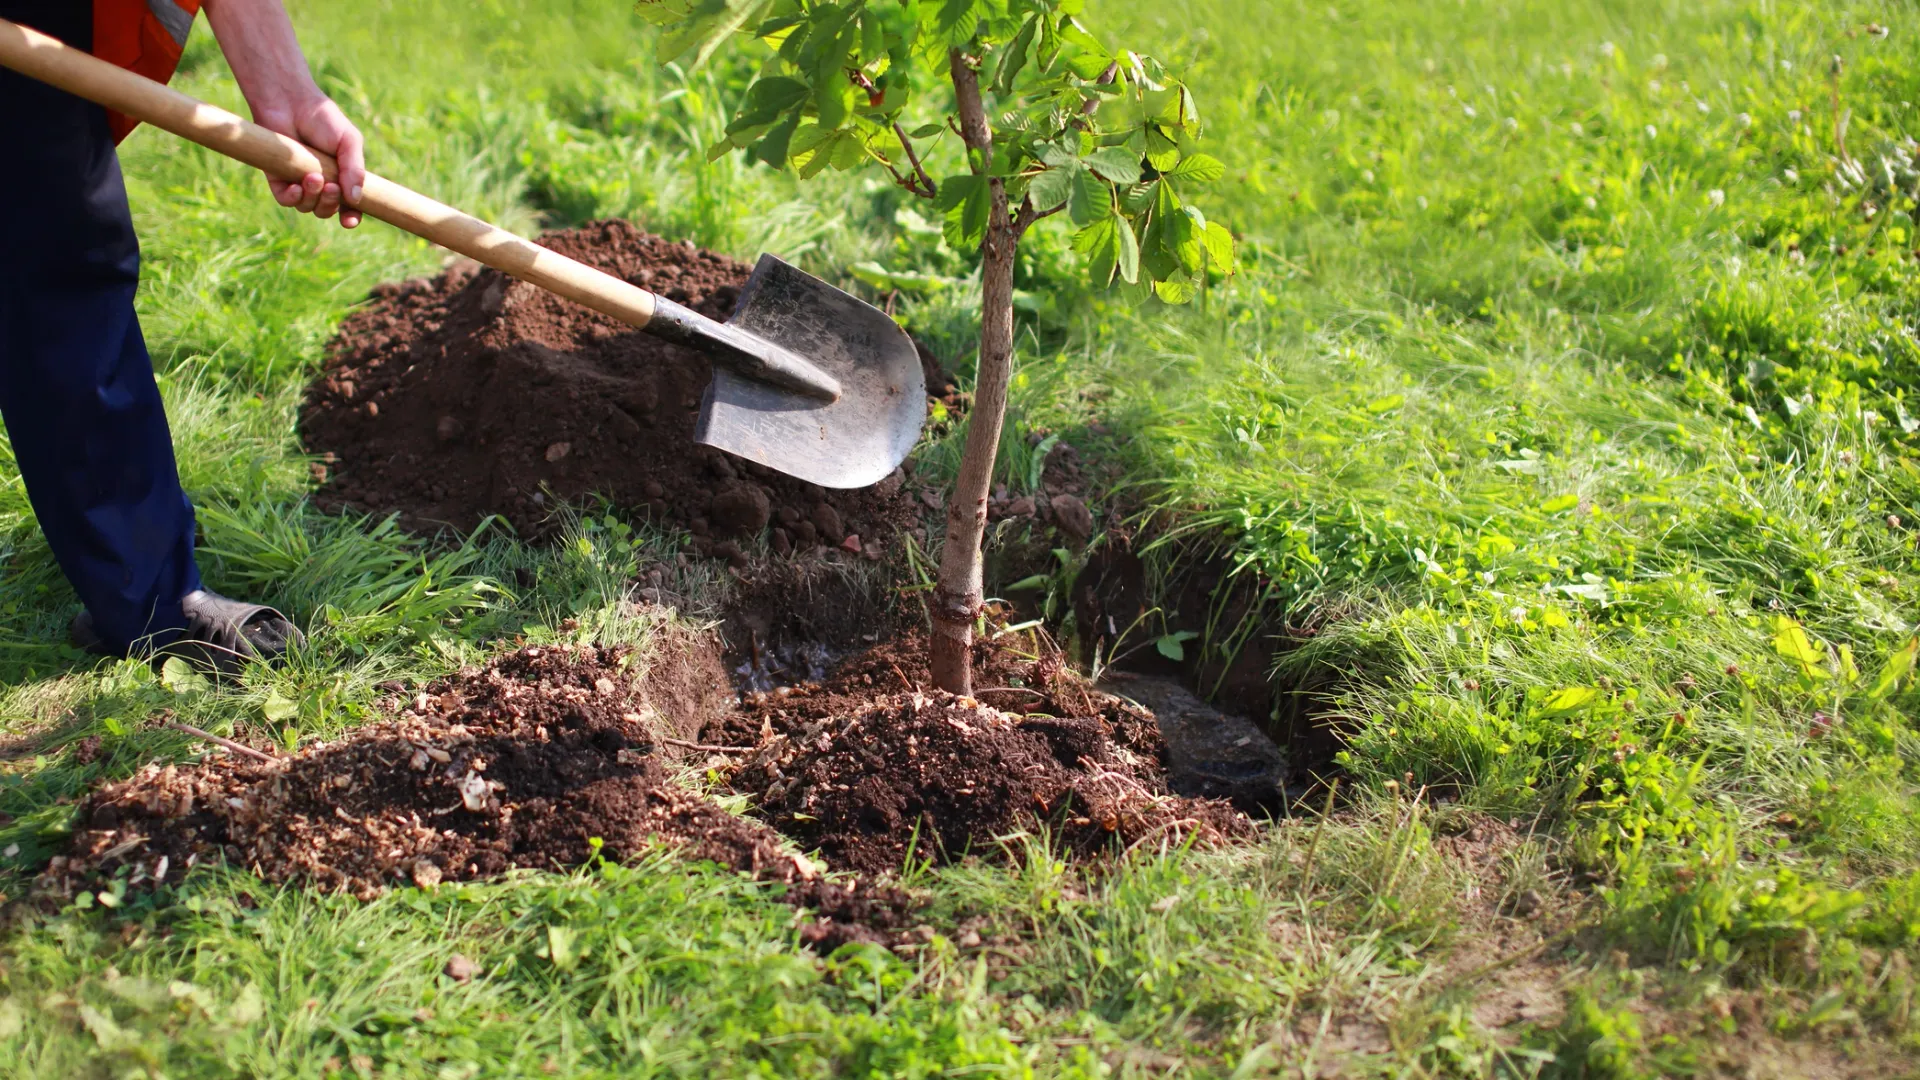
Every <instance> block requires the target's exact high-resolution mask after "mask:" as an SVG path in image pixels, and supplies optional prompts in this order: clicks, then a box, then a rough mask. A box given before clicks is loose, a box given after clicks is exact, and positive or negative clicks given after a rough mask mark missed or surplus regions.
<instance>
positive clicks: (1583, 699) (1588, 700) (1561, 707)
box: [1541, 686, 1600, 713]
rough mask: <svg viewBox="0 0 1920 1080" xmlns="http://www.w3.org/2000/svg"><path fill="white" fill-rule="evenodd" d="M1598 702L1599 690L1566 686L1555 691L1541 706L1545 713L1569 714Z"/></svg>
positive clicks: (1592, 687)
mask: <svg viewBox="0 0 1920 1080" xmlns="http://www.w3.org/2000/svg"><path fill="white" fill-rule="evenodd" d="M1598 700H1600V690H1599V688H1598V687H1594V686H1568V687H1563V688H1561V689H1559V690H1555V691H1554V692H1553V693H1552V694H1551V695H1550V696H1549V697H1548V698H1547V700H1546V702H1545V703H1544V704H1543V705H1542V706H1541V708H1542V710H1543V711H1544V712H1547V713H1570V712H1578V711H1580V710H1581V709H1585V708H1588V707H1589V706H1591V705H1593V703H1594V702H1596V701H1598Z"/></svg>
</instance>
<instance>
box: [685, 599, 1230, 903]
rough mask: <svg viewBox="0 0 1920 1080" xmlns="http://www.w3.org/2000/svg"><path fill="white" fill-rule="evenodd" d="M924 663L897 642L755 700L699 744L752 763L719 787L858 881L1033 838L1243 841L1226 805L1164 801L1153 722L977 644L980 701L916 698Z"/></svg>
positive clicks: (1085, 850) (1055, 664)
mask: <svg viewBox="0 0 1920 1080" xmlns="http://www.w3.org/2000/svg"><path fill="white" fill-rule="evenodd" d="M924 653H925V649H924V646H923V644H922V642H921V641H919V640H918V639H917V638H915V637H911V636H910V637H905V638H902V639H898V640H896V641H892V642H888V643H886V644H884V645H881V646H878V647H876V648H874V649H872V650H869V651H868V652H866V653H864V654H862V655H860V656H858V657H855V658H854V659H853V660H851V661H850V662H848V663H846V664H844V665H843V666H842V667H841V668H840V669H839V670H838V671H837V672H836V674H835V675H834V676H833V678H831V679H830V680H828V681H827V682H825V683H822V684H811V685H801V686H795V687H785V688H781V689H780V690H777V691H775V692H773V693H771V694H760V695H755V696H754V698H753V701H754V705H753V706H752V708H751V709H750V711H747V712H743V713H742V714H740V715H738V716H735V717H732V718H729V720H728V721H727V723H726V724H724V725H722V726H719V727H715V728H710V729H709V732H708V736H707V737H708V738H710V739H717V740H721V741H723V742H731V743H732V744H734V745H741V746H751V747H752V748H753V752H752V753H751V754H750V755H746V756H744V757H743V758H742V759H741V761H740V763H739V764H738V766H737V767H736V769H735V771H734V772H733V774H732V778H731V783H732V784H733V786H734V787H735V788H736V789H737V790H740V791H743V792H746V793H749V794H751V795H753V796H754V797H755V800H756V802H757V804H758V807H759V812H760V813H761V814H762V815H763V816H765V817H766V819H767V820H768V821H770V822H772V823H773V825H774V826H775V827H776V828H778V829H779V830H780V831H781V832H783V833H785V834H786V835H788V836H791V837H793V838H794V839H795V840H798V841H799V842H800V843H801V844H802V845H803V846H805V847H808V848H817V849H818V850H819V851H820V853H821V855H822V856H823V857H824V858H825V859H826V860H827V861H828V864H829V865H831V866H833V867H834V868H836V869H850V870H856V871H859V872H861V873H865V874H884V873H888V872H897V871H899V870H900V869H901V868H902V867H903V866H904V865H906V863H907V862H908V860H909V859H910V858H911V859H913V860H916V861H918V860H922V859H924V860H928V861H931V862H933V863H935V864H944V863H949V862H953V861H956V860H958V859H960V858H962V857H964V856H967V855H982V856H986V857H989V858H994V857H998V856H999V855H1000V854H1001V853H1002V851H1003V850H1004V849H1003V848H1002V847H1001V845H1000V841H1002V840H1003V839H1005V838H1008V837H1010V836H1012V835H1013V834H1016V833H1019V832H1022V831H1029V830H1033V829H1036V828H1038V827H1042V826H1044V827H1045V828H1046V829H1047V830H1048V831H1049V832H1050V834H1051V836H1052V837H1053V839H1054V841H1055V842H1056V843H1057V844H1059V845H1060V847H1061V848H1062V849H1063V850H1064V851H1065V852H1066V853H1069V854H1074V855H1081V856H1091V855H1097V854H1100V853H1105V852H1111V851H1113V850H1115V849H1116V847H1133V846H1137V845H1140V844H1144V843H1150V842H1154V841H1155V840H1157V839H1164V840H1166V841H1167V842H1175V843H1177V842H1180V841H1182V840H1184V839H1186V838H1188V837H1191V838H1193V839H1197V840H1199V841H1201V842H1203V843H1218V842H1223V841H1227V840H1231V839H1235V838H1241V837H1246V836H1249V835H1251V834H1252V833H1253V831H1254V829H1253V824H1252V822H1251V821H1250V820H1249V819H1248V818H1247V817H1245V816H1244V815H1242V814H1241V813H1239V812H1238V811H1236V810H1235V809H1234V808H1233V807H1232V805H1231V804H1229V803H1226V802H1223V801H1219V800H1213V799H1194V798H1183V797H1180V796H1175V795H1173V794H1171V793H1170V792H1169V791H1168V789H1167V783H1166V769H1165V761H1164V756H1165V747H1164V744H1162V743H1161V742H1160V739H1159V735H1158V732H1157V730H1156V729H1155V725H1154V721H1153V718H1152V716H1150V715H1147V714H1145V713H1143V712H1141V711H1140V710H1138V709H1136V708H1134V707H1132V706H1130V705H1129V704H1127V703H1126V702H1124V701H1122V700H1120V699H1118V698H1114V697H1111V696H1110V695H1106V694H1102V693H1099V692H1098V691H1095V690H1093V689H1091V688H1090V687H1088V686H1086V685H1085V683H1084V682H1083V681H1081V680H1080V679H1079V678H1078V677H1077V676H1075V675H1074V674H1073V673H1072V672H1070V671H1068V670H1067V669H1066V668H1065V667H1064V665H1063V663H1062V662H1061V659H1060V657H1058V656H1057V655H1043V656H1041V657H1040V658H1037V659H1026V658H1022V657H1020V656H1019V655H1018V654H1017V653H1014V652H1013V651H1011V650H1010V649H1008V648H1006V647H1005V646H1004V645H999V646H996V645H992V644H983V645H982V646H981V647H980V649H979V652H978V657H977V664H976V672H977V677H978V678H979V679H980V680H981V681H982V682H984V683H985V684H987V685H989V686H991V687H992V688H993V689H991V690H983V691H981V692H980V693H979V695H978V696H977V697H962V696H955V695H952V694H947V693H943V692H940V691H935V690H929V689H926V686H927V685H928V684H927V674H926V670H925V666H924V660H923V659H922V657H923V656H924Z"/></svg>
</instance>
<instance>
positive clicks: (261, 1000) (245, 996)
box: [227, 979, 267, 1027]
mask: <svg viewBox="0 0 1920 1080" xmlns="http://www.w3.org/2000/svg"><path fill="white" fill-rule="evenodd" d="M266 1015H267V1000H266V996H265V995H264V994H262V993H261V992H260V984H259V983H256V982H254V981H252V980H251V979H249V980H248V981H247V985H245V986H243V987H241V988H240V996H239V997H236V998H234V999H233V1007H232V1008H231V1009H229V1010H228V1011H227V1018H228V1019H230V1020H232V1021H233V1024H234V1026H235V1027H246V1026H248V1025H249V1024H257V1023H259V1022H260V1020H261V1018H263V1017H265V1016H266Z"/></svg>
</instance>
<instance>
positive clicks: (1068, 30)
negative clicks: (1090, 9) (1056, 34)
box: [1060, 17, 1113, 78]
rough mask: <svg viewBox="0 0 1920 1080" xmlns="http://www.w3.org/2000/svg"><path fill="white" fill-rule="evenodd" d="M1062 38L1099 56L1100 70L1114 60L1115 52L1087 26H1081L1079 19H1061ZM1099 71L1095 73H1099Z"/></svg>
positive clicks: (1091, 54) (1092, 54)
mask: <svg viewBox="0 0 1920 1080" xmlns="http://www.w3.org/2000/svg"><path fill="white" fill-rule="evenodd" d="M1060 40H1061V41H1063V42H1065V43H1066V44H1068V45H1073V46H1076V47H1078V48H1079V49H1081V50H1083V51H1084V52H1085V53H1087V54H1088V55H1090V56H1094V57H1097V58H1099V61H1100V68H1099V71H1104V70H1106V66H1107V65H1108V64H1109V63H1111V62H1112V61H1113V54H1112V53H1110V52H1108V51H1107V47H1106V46H1104V45H1102V44H1100V39H1099V38H1096V37H1094V36H1093V34H1092V33H1090V32H1089V31H1088V30H1087V28H1086V27H1084V26H1081V25H1080V20H1078V19H1075V18H1072V17H1068V18H1065V19H1061V20H1060ZM1099 71H1096V72H1095V73H1094V74H1096V75H1097V74H1099ZM1088 77H1089V78H1091V77H1092V76H1088Z"/></svg>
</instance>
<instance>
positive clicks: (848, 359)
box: [694, 255, 927, 488]
mask: <svg viewBox="0 0 1920 1080" xmlns="http://www.w3.org/2000/svg"><path fill="white" fill-rule="evenodd" d="M727 325H728V326H731V327H735V328H737V329H739V330H742V331H745V332H747V333H750V334H753V335H755V336H757V337H760V338H764V339H765V340H767V341H770V342H772V343H774V344H776V345H779V346H781V347H782V348H784V349H787V350H789V351H791V352H793V353H794V354H796V355H798V356H801V357H803V358H805V359H806V360H808V361H809V362H811V363H812V364H814V365H815V366H816V367H818V368H820V370H822V371H824V372H825V373H827V374H828V375H831V376H832V377H833V378H835V379H837V380H839V383H840V388H841V393H840V399H839V400H838V401H833V402H825V401H821V400H819V399H817V398H811V397H807V396H806V395H803V394H799V393H795V392H793V391H790V390H785V389H782V388H780V387H777V386H771V385H768V384H766V383H762V382H756V381H754V380H751V379H745V378H742V377H741V376H739V375H735V374H734V373H733V372H731V371H729V370H727V369H726V368H724V367H720V366H717V365H716V366H715V368H714V372H713V382H712V384H711V385H709V386H708V387H707V393H706V397H705V399H704V400H702V401H701V403H700V421H699V425H698V426H697V427H696V429H695V431H694V441H696V442H699V443H703V444H705V445H707V446H712V447H715V448H716V449H720V450H725V451H726V452H727V453H729V454H733V455H735V456H737V457H743V458H746V459H747V460H748V461H756V462H759V463H760V464H762V465H765V466H766V467H767V468H769V469H776V470H778V471H780V472H783V473H786V474H788V475H789V476H795V477H798V478H800V479H802V480H806V481H808V482H810V483H814V484H819V485H820V486H821V487H829V488H861V487H867V486H868V485H870V484H874V483H877V482H879V481H880V480H882V479H884V478H885V477H886V476H887V475H888V474H889V473H891V472H893V470H894V469H895V468H897V467H898V466H899V464H900V462H902V461H903V460H905V459H906V456H907V454H908V452H909V451H911V450H912V449H913V446H914V444H915V443H916V442H918V441H919V440H920V428H921V425H922V424H924V423H925V421H926V417H927V384H926V377H925V375H924V373H923V372H922V370H921V367H920V356H919V353H918V352H917V351H916V350H915V349H914V346H913V341H912V339H910V338H908V337H907V332H906V331H905V330H902V329H901V328H900V326H899V324H897V323H895V322H894V321H893V319H892V318H891V317H890V316H888V315H887V314H886V313H885V312H883V311H881V310H880V309H878V308H876V307H874V306H873V305H872V304H869V303H867V302H866V301H864V300H861V299H860V298H859V297H856V296H853V295H851V294H849V293H846V292H843V291H841V290H839V289H836V288H834V287H833V286H831V285H829V284H827V283H826V282H824V281H821V280H820V279H819V278H816V277H814V276H813V275H811V274H808V273H806V272H805V271H802V270H800V269H798V268H796V267H793V266H791V265H789V264H787V263H786V262H783V261H782V260H780V259H778V258H775V257H774V256H772V255H762V256H760V261H759V263H758V264H757V265H756V266H755V267H754V268H753V275H752V276H751V277H749V278H748V279H747V284H746V287H745V288H743V289H742V290H741V293H740V301H739V303H738V304H737V305H736V307H735V308H734V313H733V317H732V318H730V319H728V320H727Z"/></svg>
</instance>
